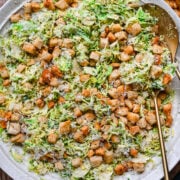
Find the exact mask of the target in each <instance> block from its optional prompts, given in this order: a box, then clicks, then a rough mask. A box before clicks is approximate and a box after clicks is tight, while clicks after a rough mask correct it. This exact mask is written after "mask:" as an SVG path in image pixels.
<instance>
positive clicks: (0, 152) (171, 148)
mask: <svg viewBox="0 0 180 180" xmlns="http://www.w3.org/2000/svg"><path fill="white" fill-rule="evenodd" d="M26 1H27V0H21V1H20V0H17V1H16V0H9V1H8V3H7V4H6V5H4V6H3V7H2V8H1V9H0V22H1V24H0V29H1V28H2V27H3V26H4V24H5V22H6V20H7V18H9V16H10V15H11V14H12V13H14V12H15V11H17V10H18V9H19V8H20V7H22V5H23V2H26ZM143 1H145V2H151V3H152V2H154V3H156V4H157V5H161V7H164V8H165V9H166V10H167V11H168V12H169V13H170V14H171V16H172V17H173V19H174V20H175V21H176V24H177V26H179V27H178V28H179V30H180V20H179V19H178V17H177V16H176V14H175V13H174V11H173V10H172V9H170V8H169V7H168V6H167V5H166V4H165V3H164V2H163V0H143ZM15 3H16V4H15ZM7 12H8V13H7ZM179 32H180V31H179ZM179 34H180V33H179ZM177 58H178V59H180V52H178V54H177ZM173 87H174V88H175V91H176V95H175V100H174V105H173V107H174V108H173V118H174V123H173V127H172V129H174V132H175V133H174V136H173V137H170V139H169V141H168V143H166V149H167V156H168V163H169V169H172V168H173V167H174V166H175V165H176V163H177V162H178V161H179V160H180V149H179V147H180V138H179V137H180V130H179V129H180V123H179V121H180V81H179V80H178V79H177V78H176V79H174V82H173ZM9 148H10V145H8V144H4V143H3V142H0V167H1V168H2V169H3V170H4V171H6V172H7V173H8V174H9V175H10V176H11V177H12V178H13V179H14V180H22V179H24V180H36V179H37V180H38V179H40V177H39V176H38V175H36V174H34V173H30V172H29V171H28V169H27V166H26V165H24V164H19V163H16V162H15V161H14V160H13V159H12V157H11V155H10V153H9ZM149 166H150V167H149V168H147V169H146V171H145V172H144V173H143V174H141V175H136V174H135V173H130V174H126V176H123V177H116V178H115V179H116V180H123V179H127V177H129V178H130V179H132V180H144V179H146V180H152V179H154V180H158V179H160V178H162V177H163V169H162V165H161V159H160V158H156V166H155V167H154V166H153V165H152V164H150V165H149ZM43 178H44V179H47V180H56V179H60V178H59V176H58V175H57V174H52V175H47V176H45V177H43Z"/></svg>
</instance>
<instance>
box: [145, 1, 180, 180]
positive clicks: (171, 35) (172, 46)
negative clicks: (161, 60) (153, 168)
mask: <svg viewBox="0 0 180 180" xmlns="http://www.w3.org/2000/svg"><path fill="white" fill-rule="evenodd" d="M142 8H143V9H146V10H147V11H148V12H149V13H150V14H151V16H153V17H156V18H157V19H158V27H159V31H158V32H159V35H162V36H163V37H164V39H165V42H166V45H167V47H168V48H169V50H170V52H171V60H172V63H175V61H176V52H177V49H178V43H179V34H178V30H177V27H176V25H175V23H174V21H173V19H172V18H171V16H170V15H169V14H168V12H166V11H165V10H164V9H163V8H161V7H159V6H158V5H155V4H151V3H148V4H144V5H142ZM176 74H177V76H178V78H179V80H180V71H179V69H178V68H176ZM159 92H160V91H159V90H154V92H153V94H152V96H153V99H154V104H155V111H156V119H157V127H158V135H159V142H160V148H161V155H162V163H163V170H164V178H165V180H169V170H168V162H167V157H166V150H165V145H164V139H163V133H162V128H161V121H160V116H159V110H158V104H157V96H158V94H159Z"/></svg>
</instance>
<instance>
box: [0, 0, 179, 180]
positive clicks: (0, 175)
mask: <svg viewBox="0 0 180 180" xmlns="http://www.w3.org/2000/svg"><path fill="white" fill-rule="evenodd" d="M6 1H7V0H0V7H1V6H2V5H3V4H4V3H5V2H6ZM179 173H180V162H179V163H178V164H177V165H176V166H175V167H174V169H173V170H172V171H171V172H170V179H171V180H173V179H174V177H175V176H176V175H177V174H179ZM178 179H179V178H178ZM178 179H177V180H178ZM0 180H12V179H11V178H10V177H9V176H8V175H7V174H6V173H5V172H3V171H2V170H1V169H0Z"/></svg>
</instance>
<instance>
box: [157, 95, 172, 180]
mask: <svg viewBox="0 0 180 180" xmlns="http://www.w3.org/2000/svg"><path fill="white" fill-rule="evenodd" d="M154 104H155V110H156V119H157V127H158V135H159V142H160V148H161V155H162V163H163V170H164V179H165V180H169V170H168V162H167V157H166V152H165V145H164V139H163V134H162V129H161V122H160V118H159V111H158V104H157V94H156V95H154Z"/></svg>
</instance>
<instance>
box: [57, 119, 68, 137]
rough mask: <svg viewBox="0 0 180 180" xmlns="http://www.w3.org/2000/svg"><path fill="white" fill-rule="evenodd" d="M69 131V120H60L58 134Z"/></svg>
mask: <svg viewBox="0 0 180 180" xmlns="http://www.w3.org/2000/svg"><path fill="white" fill-rule="evenodd" d="M70 131H71V121H70V120H68V121H65V122H61V123H60V124H59V132H60V134H69V133H70Z"/></svg>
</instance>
